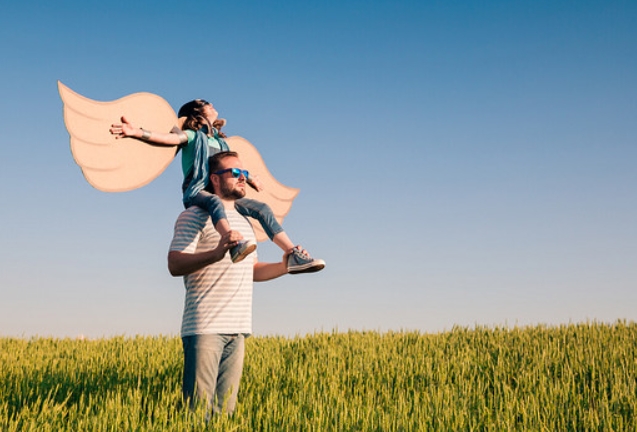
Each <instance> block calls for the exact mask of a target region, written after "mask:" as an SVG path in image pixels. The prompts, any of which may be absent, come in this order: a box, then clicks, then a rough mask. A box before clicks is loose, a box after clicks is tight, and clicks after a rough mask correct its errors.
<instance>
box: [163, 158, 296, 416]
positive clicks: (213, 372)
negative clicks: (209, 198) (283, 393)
mask: <svg viewBox="0 0 637 432" xmlns="http://www.w3.org/2000/svg"><path fill="white" fill-rule="evenodd" d="M209 167H210V173H212V174H211V175H210V183H209V188H211V189H212V190H211V191H214V193H216V194H217V196H219V198H220V199H221V200H222V202H223V204H224V207H225V211H226V214H227V217H228V222H229V223H230V227H231V231H229V232H228V233H226V234H224V235H220V234H219V233H218V232H217V231H216V230H215V229H214V227H213V226H212V223H211V220H210V216H209V214H208V213H207V211H206V210H203V209H201V208H199V207H197V206H193V207H190V208H188V209H187V210H185V211H184V212H182V213H181V214H180V215H179V218H178V219H177V222H176V223H175V233H174V236H173V240H172V243H171V245H170V252H169V253H168V269H169V270H170V273H171V274H172V275H173V276H184V284H185V286H186V300H185V305H184V315H183V321H182V327H181V336H182V341H183V348H184V377H183V393H184V397H185V398H186V400H188V401H189V402H190V404H191V407H194V406H195V405H196V404H197V403H199V402H205V404H206V405H207V407H208V408H212V411H213V413H218V412H221V411H222V410H224V409H225V411H226V412H229V413H232V412H233V411H234V409H235V407H236V403H237V393H238V391H239V382H240V380H241V374H242V371H243V358H244V352H245V345H244V340H245V337H246V336H247V335H249V334H250V333H251V332H252V287H253V281H266V280H270V279H274V278H277V277H279V276H282V275H284V274H286V273H287V272H288V271H287V255H288V254H285V255H284V256H283V260H282V261H281V262H279V263H260V262H258V260H257V254H256V252H255V253H253V254H251V255H249V256H248V257H247V258H246V259H244V260H243V261H241V262H238V263H234V264H233V263H232V260H231V258H230V256H229V255H230V254H227V253H226V252H227V251H228V250H229V249H230V248H232V247H233V246H235V245H236V244H237V243H238V242H239V241H242V240H244V239H245V240H252V241H255V235H254V231H253V230H252V226H251V225H250V222H248V220H247V219H246V218H245V217H243V216H241V215H240V214H239V213H238V212H237V211H236V210H235V208H234V201H235V200H237V199H239V198H242V197H243V196H245V193H246V177H247V172H246V171H244V170H243V165H242V163H241V160H240V159H239V156H238V155H237V153H235V152H221V153H217V154H215V155H214V156H213V157H211V158H210V162H209Z"/></svg>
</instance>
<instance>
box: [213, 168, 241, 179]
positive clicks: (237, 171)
mask: <svg viewBox="0 0 637 432" xmlns="http://www.w3.org/2000/svg"><path fill="white" fill-rule="evenodd" d="M227 172H231V173H232V177H234V178H239V177H241V174H243V176H244V177H245V178H246V179H247V178H248V177H250V173H249V172H248V170H242V169H239V168H226V169H223V170H221V171H216V172H213V174H217V175H221V174H225V173H227Z"/></svg>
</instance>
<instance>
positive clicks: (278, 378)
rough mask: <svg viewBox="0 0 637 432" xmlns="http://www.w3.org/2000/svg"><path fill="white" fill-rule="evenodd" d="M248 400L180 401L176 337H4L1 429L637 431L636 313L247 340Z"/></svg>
mask: <svg viewBox="0 0 637 432" xmlns="http://www.w3.org/2000/svg"><path fill="white" fill-rule="evenodd" d="M247 352H248V353H247V358H246V366H245V372H244V378H243V382H242V387H241V390H240V394H239V406H238V408H237V411H236V412H235V415H234V416H233V417H227V416H219V417H215V418H213V419H212V420H211V421H210V422H209V423H206V421H205V415H204V413H203V412H195V413H192V412H190V411H188V410H187V409H185V408H183V407H182V403H181V393H180V384H181V383H180V380H181V370H182V365H181V362H182V357H181V341H180V339H179V338H177V337H137V338H123V337H116V338H109V339H100V340H90V341H87V340H71V339H50V338H34V339H30V340H24V339H12V338H0V430H1V431H3V432H4V431H66V430H68V431H145V430H152V431H171V430H175V431H192V430H194V431H198V430H224V431H429V430H435V431H437V430H440V431H486V430H488V431H512V430H518V431H593V430H594V431H637V420H636V417H637V324H635V323H632V322H631V323H628V322H617V323H615V324H612V325H611V324H600V323H586V324H576V325H568V326H560V327H544V326H537V327H524V328H510V329H507V328H480V327H478V328H474V329H466V328H455V329H453V330H451V331H449V332H444V333H439V334H422V333H415V332H395V333H394V332H389V333H378V332H350V333H319V334H315V335H308V336H304V337H296V338H283V337H253V338H250V339H248V346H247Z"/></svg>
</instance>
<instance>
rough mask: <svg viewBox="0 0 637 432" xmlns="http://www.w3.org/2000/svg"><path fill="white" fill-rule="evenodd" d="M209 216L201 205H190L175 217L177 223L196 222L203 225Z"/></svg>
mask: <svg viewBox="0 0 637 432" xmlns="http://www.w3.org/2000/svg"><path fill="white" fill-rule="evenodd" d="M209 218H210V215H209V214H208V212H207V211H206V210H204V209H202V208H201V207H197V206H191V207H188V208H187V209H186V210H184V211H182V212H181V213H180V214H179V216H178V217H177V223H196V224H200V225H204V224H205V223H206V221H207V220H208V219H209Z"/></svg>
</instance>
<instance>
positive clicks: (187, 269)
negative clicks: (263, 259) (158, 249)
mask: <svg viewBox="0 0 637 432" xmlns="http://www.w3.org/2000/svg"><path fill="white" fill-rule="evenodd" d="M239 240H243V236H242V235H241V233H240V232H239V231H228V232H227V233H225V234H224V235H222V236H221V239H220V240H219V244H218V245H217V247H215V248H214V249H212V250H209V251H206V252H196V253H186V252H178V251H170V252H169V253H168V270H169V271H170V274H171V275H173V276H184V275H187V274H190V273H194V272H196V271H198V270H201V269H202V268H204V267H206V266H209V265H210V264H213V263H216V262H217V261H221V260H222V259H223V257H224V256H225V255H226V252H228V249H230V248H231V247H233V246H235V245H236V244H237V243H238V242H239Z"/></svg>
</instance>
